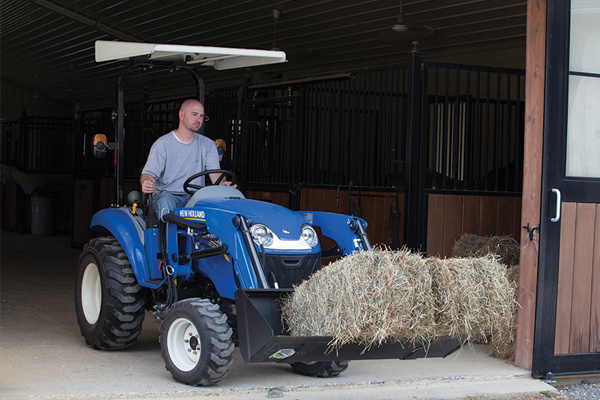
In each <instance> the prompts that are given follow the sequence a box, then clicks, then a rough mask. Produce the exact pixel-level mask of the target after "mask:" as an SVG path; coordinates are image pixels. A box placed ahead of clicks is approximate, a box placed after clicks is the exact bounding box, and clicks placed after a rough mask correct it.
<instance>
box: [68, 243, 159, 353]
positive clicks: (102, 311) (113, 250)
mask: <svg viewBox="0 0 600 400" xmlns="http://www.w3.org/2000/svg"><path fill="white" fill-rule="evenodd" d="M148 298H149V291H148V290H147V289H146V288H143V287H141V286H140V285H138V283H137V281H136V278H135V274H134V272H133V268H131V264H130V263H129V260H128V259H127V256H126V255H125V253H124V252H123V248H122V247H121V245H120V244H119V242H118V241H117V240H116V239H115V238H113V237H99V238H96V239H92V240H90V241H89V243H88V244H87V245H86V246H85V247H84V249H83V252H82V253H81V256H80V257H79V264H78V266H77V276H76V284H75V310H76V312H77V322H78V323H79V329H80V330H81V335H82V336H83V337H84V338H85V342H86V343H87V344H88V345H90V346H92V347H93V348H97V349H103V350H118V349H123V348H126V347H129V346H131V345H132V344H134V343H135V342H136V340H137V337H138V335H139V334H140V332H141V331H142V323H143V322H144V312H145V305H146V302H147V301H148Z"/></svg>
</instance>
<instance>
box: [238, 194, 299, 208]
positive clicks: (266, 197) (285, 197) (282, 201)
mask: <svg viewBox="0 0 600 400" xmlns="http://www.w3.org/2000/svg"><path fill="white" fill-rule="evenodd" d="M244 196H246V198H247V199H253V200H260V201H268V202H270V203H274V204H279V205H280V206H283V207H289V203H290V195H289V193H288V192H259V191H253V190H249V191H247V192H245V193H244Z"/></svg>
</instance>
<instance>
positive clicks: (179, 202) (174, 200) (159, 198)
mask: <svg viewBox="0 0 600 400" xmlns="http://www.w3.org/2000/svg"><path fill="white" fill-rule="evenodd" d="M191 197H192V196H191V195H189V194H187V193H185V194H173V193H169V192H162V193H156V194H155V195H154V200H153V201H154V212H155V213H156V218H157V219H162V216H163V215H165V214H168V213H169V212H170V211H172V210H173V209H174V208H181V207H184V206H185V205H186V203H187V202H188V200H189V199H190V198H191Z"/></svg>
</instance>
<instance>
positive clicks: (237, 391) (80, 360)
mask: <svg viewBox="0 0 600 400" xmlns="http://www.w3.org/2000/svg"><path fill="white" fill-rule="evenodd" d="M0 240H1V245H2V246H1V264H0V268H1V282H0V283H1V307H0V312H1V317H0V398H2V399H37V398H43V399H48V398H60V399H82V398H85V399H113V398H119V399H125V398H135V399H180V398H203V397H216V398H218V399H222V400H228V399H234V398H236V399H239V398H244V399H266V398H274V397H281V398H284V399H286V398H287V399H314V398H319V399H323V400H325V399H364V398H370V399H372V400H377V399H403V398H411V399H434V398H435V399H464V398H467V397H470V398H473V397H480V396H510V395H518V394H525V393H539V392H540V391H555V389H554V388H553V387H552V386H550V385H548V384H546V383H544V382H541V381H538V380H535V379H533V378H531V376H530V373H529V371H526V370H523V369H520V368H516V367H514V366H512V365H509V364H506V363H504V362H502V361H499V360H496V359H493V358H490V357H487V355H486V354H487V351H488V348H487V347H486V346H481V345H476V346H473V347H472V348H464V349H463V350H462V351H460V352H458V353H456V354H453V355H451V356H449V357H447V358H445V359H420V360H411V361H400V360H380V361H353V362H351V363H350V367H349V368H348V370H347V371H346V372H344V373H343V374H342V375H340V376H339V377H336V378H329V379H317V378H309V377H304V376H300V375H296V374H294V373H293V372H292V371H291V368H290V367H289V366H287V365H285V364H283V365H278V364H270V363H265V364H246V365H244V363H243V361H242V360H241V356H240V354H239V351H237V349H236V352H235V362H234V364H233V367H232V368H231V371H230V373H229V375H228V376H227V377H226V378H225V379H224V380H223V381H222V382H220V383H219V384H218V385H216V386H213V387H208V388H202V387H200V388H196V387H190V386H186V385H183V384H180V383H177V382H175V381H174V380H173V379H172V378H171V376H170V374H169V373H168V372H167V371H166V369H165V368H164V363H163V360H162V358H161V355H160V346H159V343H158V324H156V323H155V322H154V320H153V319H152V317H151V316H150V315H148V316H147V319H146V321H145V322H144V328H143V332H142V334H141V336H140V338H139V340H138V343H137V344H136V345H135V346H133V347H132V348H130V349H127V350H123V351H115V352H108V351H96V350H92V349H90V348H88V347H87V346H86V345H85V343H84V341H83V338H82V337H81V335H80V333H79V328H78V326H77V321H76V317H75V306H74V280H75V268H76V264H77V259H78V256H79V253H80V250H78V249H73V248H71V247H70V237H69V236H48V237H46V236H34V235H21V234H16V233H11V232H7V231H2V232H1V236H0Z"/></svg>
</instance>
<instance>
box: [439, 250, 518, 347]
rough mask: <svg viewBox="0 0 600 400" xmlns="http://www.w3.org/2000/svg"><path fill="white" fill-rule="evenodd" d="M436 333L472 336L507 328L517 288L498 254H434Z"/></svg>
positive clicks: (467, 337)
mask: <svg viewBox="0 0 600 400" xmlns="http://www.w3.org/2000/svg"><path fill="white" fill-rule="evenodd" d="M428 264H429V269H430V272H431V274H432V276H433V285H432V290H433V296H434V298H435V307H436V317H435V324H436V328H435V331H436V334H437V335H449V336H455V337H458V336H460V337H465V338H466V339H472V338H474V337H476V336H485V334H486V332H489V331H492V332H493V331H496V330H499V329H503V328H504V327H505V326H506V325H507V324H508V323H510V321H511V318H512V309H513V303H514V288H513V287H512V286H511V285H510V284H509V282H508V279H507V277H506V267H505V266H504V265H503V264H500V263H499V262H498V260H497V259H496V258H495V257H492V256H491V255H487V256H484V257H478V258H473V257H470V258H449V259H443V260H442V259H439V258H433V257H432V258H430V259H429V260H428Z"/></svg>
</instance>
